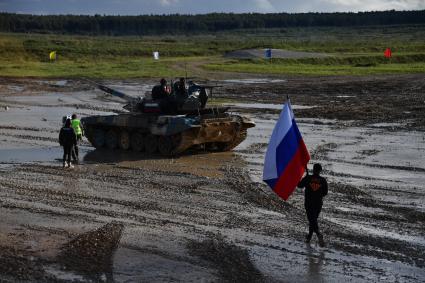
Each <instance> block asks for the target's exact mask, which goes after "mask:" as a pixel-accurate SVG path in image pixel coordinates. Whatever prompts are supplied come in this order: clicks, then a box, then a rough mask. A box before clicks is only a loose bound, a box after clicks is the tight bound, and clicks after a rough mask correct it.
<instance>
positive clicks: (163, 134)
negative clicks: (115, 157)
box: [81, 111, 255, 156]
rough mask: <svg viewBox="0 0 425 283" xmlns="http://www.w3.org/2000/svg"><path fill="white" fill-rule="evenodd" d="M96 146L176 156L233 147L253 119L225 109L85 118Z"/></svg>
mask: <svg viewBox="0 0 425 283" xmlns="http://www.w3.org/2000/svg"><path fill="white" fill-rule="evenodd" d="M81 122H82V124H83V127H84V131H85V135H86V137H87V139H88V140H89V142H90V143H91V144H92V145H93V146H94V147H96V148H102V147H107V148H109V149H123V150H133V151H140V152H147V153H156V152H159V153H160V154H162V155H166V156H173V155H178V154H181V153H184V152H186V151H187V150H189V149H192V148H196V147H197V148H202V149H203V150H211V151H229V150H231V149H233V148H234V147H236V146H237V145H238V144H240V143H241V142H242V141H243V140H245V138H246V135H247V129H248V128H250V127H254V126H255V124H254V122H252V121H251V120H249V119H247V118H245V117H242V116H239V115H232V114H229V113H226V112H223V111H221V112H220V111H207V112H205V111H204V114H201V115H158V114H147V113H126V114H119V115H107V116H90V117H85V118H83V119H81Z"/></svg>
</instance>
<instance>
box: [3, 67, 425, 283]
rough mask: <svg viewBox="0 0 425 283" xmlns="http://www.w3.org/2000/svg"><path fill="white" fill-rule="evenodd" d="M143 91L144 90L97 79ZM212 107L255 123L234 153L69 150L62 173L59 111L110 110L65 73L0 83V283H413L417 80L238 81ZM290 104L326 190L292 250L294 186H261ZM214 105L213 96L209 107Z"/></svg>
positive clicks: (422, 154)
mask: <svg viewBox="0 0 425 283" xmlns="http://www.w3.org/2000/svg"><path fill="white" fill-rule="evenodd" d="M104 83H105V84H107V85H108V86H111V87H115V88H117V89H119V90H121V91H124V92H126V93H129V94H131V95H135V96H138V95H143V94H144V93H145V92H146V91H147V90H149V89H150V88H151V87H152V85H153V83H154V81H148V80H146V81H136V80H132V81H105V82H104ZM218 83H219V84H220V85H222V87H220V88H218V89H217V90H215V92H214V96H213V101H214V99H216V100H217V101H219V102H221V103H225V104H228V105H233V110H232V111H234V112H237V113H242V114H243V115H247V116H249V117H251V118H252V119H253V120H255V122H256V123H257V126H256V127H255V128H254V129H252V130H250V131H249V133H248V139H247V140H246V141H245V142H243V143H242V144H241V145H240V146H239V147H237V148H236V149H235V150H234V151H233V152H226V153H207V152H198V153H197V154H193V155H184V156H180V157H178V158H173V159H164V158H161V157H159V156H145V155H141V154H133V153H129V152H114V153H111V152H108V151H99V150H94V149H93V148H92V147H90V145H89V144H88V143H87V142H84V143H83V144H82V146H81V151H82V157H81V159H82V160H81V164H80V165H78V166H76V168H74V169H73V170H71V169H67V170H64V169H62V168H61V161H60V158H61V149H60V148H59V147H58V144H57V135H58V128H59V127H60V122H61V117H62V116H63V115H65V114H69V113H73V112H75V113H77V114H78V115H80V116H86V115H94V114H112V113H119V112H121V111H122V109H121V106H122V104H121V103H120V102H119V100H118V99H115V98H111V97H108V96H105V95H104V94H103V93H101V92H100V91H96V90H94V88H93V87H92V86H90V85H89V84H88V83H87V82H84V81H78V80H39V79H13V78H2V79H0V95H1V97H0V212H1V220H0V227H1V229H0V239H1V241H0V280H2V281H6V282H15V281H29V282H89V281H91V282H93V281H94V282H98V281H104V282H106V281H108V282H112V281H117V282H164V281H166V282H176V281H185V282H186V281H189V282H190V281H192V282H193V281H195V282H199V281H202V282H222V281H231V282H250V281H252V282H341V281H343V280H344V281H348V282H377V281H384V282H423V280H424V279H423V278H425V271H424V270H425V237H424V230H423V227H424V222H425V186H424V184H425V174H424V173H425V164H424V161H423V160H424V159H425V132H424V130H425V127H424V125H425V76H424V75H404V76H376V77H311V78H301V77H273V78H264V77H261V78H253V77H245V78H239V77H238V78H237V79H233V80H230V79H229V80H224V81H220V82H218ZM286 95H289V96H290V98H291V101H292V104H293V106H294V112H295V115H296V117H297V122H298V126H299V128H300V131H301V132H302V134H303V137H304V140H305V142H306V144H307V147H308V148H309V150H310V152H311V155H312V163H313V162H316V161H319V162H321V163H322V164H323V165H324V168H325V171H324V175H325V176H326V177H327V178H328V181H329V183H330V192H329V195H328V197H327V198H326V199H325V202H324V208H323V212H322V214H321V218H320V224H321V227H322V230H323V232H324V234H325V240H326V242H327V247H326V248H319V247H318V245H317V241H316V239H314V240H313V242H312V244H311V245H306V244H305V243H304V242H303V240H304V237H305V232H306V229H307V226H306V219H305V218H306V217H305V214H304V210H303V192H302V190H297V191H296V192H295V194H294V195H293V196H292V197H291V198H290V199H289V200H288V202H284V201H282V200H280V199H278V198H277V197H276V196H275V195H274V194H273V193H272V192H270V190H269V189H268V187H266V186H265V185H264V184H262V183H261V170H262V165H263V158H264V152H265V150H266V146H267V142H268V138H269V136H270V134H271V130H272V128H273V125H274V123H275V121H276V119H277V117H278V113H279V111H280V108H281V106H282V105H281V104H282V102H283V101H285V99H286ZM217 98H219V99H220V100H218V99H217Z"/></svg>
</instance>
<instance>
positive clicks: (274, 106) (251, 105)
mask: <svg viewBox="0 0 425 283" xmlns="http://www.w3.org/2000/svg"><path fill="white" fill-rule="evenodd" d="M224 105H225V106H230V107H238V108H245V109H246V108H248V109H270V110H282V109H283V104H270V103H226V104H224ZM291 107H292V109H295V110H296V109H311V108H313V107H314V106H305V105H291Z"/></svg>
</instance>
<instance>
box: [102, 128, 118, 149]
mask: <svg viewBox="0 0 425 283" xmlns="http://www.w3.org/2000/svg"><path fill="white" fill-rule="evenodd" d="M105 144H106V147H107V148H109V149H115V148H116V147H117V145H118V134H117V132H116V131H115V130H109V131H107V132H106V135H105Z"/></svg>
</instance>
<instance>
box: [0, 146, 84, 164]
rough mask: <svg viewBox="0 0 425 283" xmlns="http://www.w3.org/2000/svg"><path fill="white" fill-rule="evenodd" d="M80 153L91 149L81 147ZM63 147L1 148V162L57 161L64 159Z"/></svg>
mask: <svg viewBox="0 0 425 283" xmlns="http://www.w3.org/2000/svg"><path fill="white" fill-rule="evenodd" d="M79 150H80V155H81V156H83V155H84V154H86V153H87V152H88V151H89V149H88V148H86V147H79ZM62 156H63V149H62V147H59V146H57V147H33V148H8V149H0V163H2V164H20V163H28V162H57V161H62Z"/></svg>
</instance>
